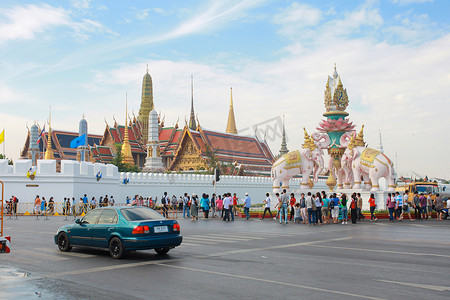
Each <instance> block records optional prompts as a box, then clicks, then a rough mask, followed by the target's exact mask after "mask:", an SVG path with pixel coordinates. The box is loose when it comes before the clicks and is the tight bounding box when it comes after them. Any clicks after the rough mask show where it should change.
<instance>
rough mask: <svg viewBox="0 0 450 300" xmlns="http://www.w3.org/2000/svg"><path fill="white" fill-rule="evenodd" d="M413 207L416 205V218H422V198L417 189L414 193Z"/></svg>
mask: <svg viewBox="0 0 450 300" xmlns="http://www.w3.org/2000/svg"><path fill="white" fill-rule="evenodd" d="M413 207H414V217H415V218H416V220H421V211H420V198H419V193H418V192H417V191H416V192H415V193H414V197H413Z"/></svg>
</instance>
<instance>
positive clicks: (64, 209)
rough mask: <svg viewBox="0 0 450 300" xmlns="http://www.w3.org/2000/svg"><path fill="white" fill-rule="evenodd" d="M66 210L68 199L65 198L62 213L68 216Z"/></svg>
mask: <svg viewBox="0 0 450 300" xmlns="http://www.w3.org/2000/svg"><path fill="white" fill-rule="evenodd" d="M66 209H67V197H64V200H63V205H62V213H63V215H66Z"/></svg>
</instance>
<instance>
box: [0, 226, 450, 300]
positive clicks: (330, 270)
mask: <svg viewBox="0 0 450 300" xmlns="http://www.w3.org/2000/svg"><path fill="white" fill-rule="evenodd" d="M179 221H180V224H181V231H182V234H183V236H184V241H183V244H182V246H180V247H178V248H176V249H173V250H171V251H170V252H169V254H168V255H166V256H159V255H156V254H155V252H154V251H150V250H149V251H139V252H133V253H130V254H129V255H128V256H127V257H126V258H125V259H122V260H113V259H111V258H110V257H109V255H108V253H107V252H106V251H101V250H92V249H76V248H74V249H73V250H72V251H71V252H69V253H62V252H59V251H58V250H57V247H56V245H55V244H54V243H53V235H54V233H55V232H56V229H57V228H58V227H59V226H61V225H63V224H66V223H68V221H65V220H64V217H52V218H51V220H43V219H42V218H41V219H40V220H35V218H34V217H19V220H6V223H5V233H6V234H7V235H11V236H12V239H13V248H12V253H10V254H1V256H0V279H1V281H2V284H1V286H2V288H1V290H0V298H2V299H3V298H4V299H36V298H38V295H37V294H36V292H38V293H40V295H41V298H43V299H267V298H277V299H321V300H324V299H358V298H360V299H424V298H429V299H449V298H450V284H449V278H450V238H449V237H450V235H449V229H450V221H443V222H438V221H434V220H433V221H421V222H409V221H403V222H397V223H395V224H391V223H389V222H387V221H378V222H377V223H371V222H367V221H366V222H364V223H361V224H357V225H350V224H348V225H341V224H339V225H326V226H325V225H324V226H317V227H310V226H305V225H299V224H292V223H290V224H287V225H280V224H278V223H277V222H275V221H273V220H264V221H260V220H249V221H245V220H237V221H235V222H227V223H224V222H221V221H218V220H217V219H213V220H209V221H205V220H199V221H198V222H191V221H190V220H183V219H181V220H179Z"/></svg>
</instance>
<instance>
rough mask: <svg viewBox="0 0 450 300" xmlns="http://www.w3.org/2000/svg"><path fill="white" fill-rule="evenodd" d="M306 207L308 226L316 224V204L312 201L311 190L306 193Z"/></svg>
mask: <svg viewBox="0 0 450 300" xmlns="http://www.w3.org/2000/svg"><path fill="white" fill-rule="evenodd" d="M305 203H306V209H307V211H308V222H309V226H311V225H316V216H317V215H316V211H315V210H316V209H317V208H316V205H315V203H314V199H313V198H312V196H311V192H308V195H307V196H306V199H305Z"/></svg>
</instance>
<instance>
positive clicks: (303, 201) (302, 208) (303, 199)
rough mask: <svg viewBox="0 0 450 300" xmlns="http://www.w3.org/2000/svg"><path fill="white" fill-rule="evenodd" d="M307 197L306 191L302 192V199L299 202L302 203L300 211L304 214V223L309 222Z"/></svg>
mask: <svg viewBox="0 0 450 300" xmlns="http://www.w3.org/2000/svg"><path fill="white" fill-rule="evenodd" d="M305 201H306V199H305V193H302V194H301V195H300V200H299V204H300V213H301V215H302V220H303V221H302V223H303V224H307V223H308V209H307V208H306V202H305Z"/></svg>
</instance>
